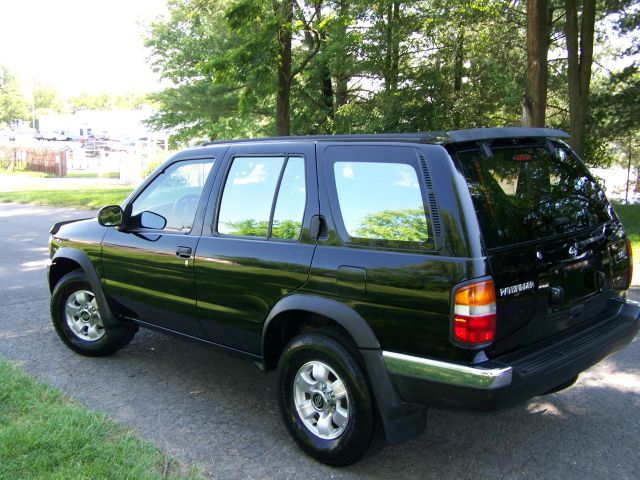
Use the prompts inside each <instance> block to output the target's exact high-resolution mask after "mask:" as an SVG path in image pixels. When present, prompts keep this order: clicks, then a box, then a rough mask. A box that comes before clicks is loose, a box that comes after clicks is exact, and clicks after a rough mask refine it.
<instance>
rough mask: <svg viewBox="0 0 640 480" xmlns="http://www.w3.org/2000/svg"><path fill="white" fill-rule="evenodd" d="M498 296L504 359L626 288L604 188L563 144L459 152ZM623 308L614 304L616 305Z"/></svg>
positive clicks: (623, 252) (597, 310)
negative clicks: (505, 355) (508, 354)
mask: <svg viewBox="0 0 640 480" xmlns="http://www.w3.org/2000/svg"><path fill="white" fill-rule="evenodd" d="M457 157H458V159H459V162H460V166H461V169H462V172H463V173H464V175H465V177H466V179H467V183H468V185H469V191H470V193H471V196H472V199H473V202H474V205H475V208H476V212H477V216H478V221H479V224H480V229H481V232H482V236H483V241H484V245H485V248H486V252H487V256H488V258H489V262H490V266H491V271H492V275H493V279H494V285H495V289H496V297H497V327H496V328H497V330H496V341H495V342H494V344H493V345H492V347H491V351H490V353H491V354H492V356H493V355H500V354H502V353H506V352H509V351H512V350H514V349H516V348H518V347H521V346H524V345H530V344H532V343H534V342H537V341H540V340H542V339H544V338H546V337H549V336H552V335H554V334H557V333H559V332H561V331H564V330H567V329H570V328H574V327H576V326H578V325H582V324H585V323H589V322H590V321H594V320H595V319H597V318H598V317H600V316H601V315H602V314H603V313H605V311H606V310H607V309H612V308H615V306H616V304H618V303H617V302H616V301H614V298H616V297H620V296H621V295H623V294H624V290H626V289H627V288H628V284H629V272H630V260H629V259H630V256H629V252H628V246H627V242H626V239H625V234H624V231H623V229H622V226H621V225H620V222H619V221H618V220H617V217H616V215H615V213H614V211H613V209H612V208H611V205H610V204H609V202H608V201H607V199H606V198H605V195H604V192H603V190H602V189H601V188H600V186H599V185H598V183H597V182H596V181H595V180H594V178H593V177H592V176H591V175H590V173H589V172H588V170H587V169H586V167H585V166H584V165H583V164H582V162H580V160H578V158H577V157H576V156H575V155H574V154H573V153H572V152H571V150H570V149H569V148H567V147H566V146H565V145H564V144H561V143H553V142H551V141H550V140H545V139H534V140H531V139H529V140H527V139H522V140H519V141H516V140H510V141H508V142H505V141H501V142H494V143H493V144H492V145H491V147H490V148H487V147H484V148H479V147H478V146H477V145H467V146H466V147H465V145H459V146H458V147H457ZM618 305H619V304H618Z"/></svg>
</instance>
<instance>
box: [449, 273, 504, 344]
mask: <svg viewBox="0 0 640 480" xmlns="http://www.w3.org/2000/svg"><path fill="white" fill-rule="evenodd" d="M454 302H455V303H454V308H453V337H454V339H455V340H456V341H458V342H462V343H465V344H469V345H480V344H484V343H489V342H492V341H493V340H494V339H495V337H496V291H495V289H494V287H493V280H484V281H481V282H477V283H472V284H470V285H465V286H464V287H462V288H460V289H459V290H458V291H457V292H456V294H455V298H454Z"/></svg>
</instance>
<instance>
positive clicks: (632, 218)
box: [613, 203, 640, 255]
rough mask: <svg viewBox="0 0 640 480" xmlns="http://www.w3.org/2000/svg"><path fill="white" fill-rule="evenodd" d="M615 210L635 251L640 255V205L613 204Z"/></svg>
mask: <svg viewBox="0 0 640 480" xmlns="http://www.w3.org/2000/svg"><path fill="white" fill-rule="evenodd" d="M613 208H614V210H615V211H616V213H617V214H618V216H619V217H620V220H622V224H623V225H624V229H625V231H626V232H627V234H628V235H629V237H630V238H631V242H632V243H633V250H634V252H637V254H638V255H640V205H624V204H617V203H614V204H613Z"/></svg>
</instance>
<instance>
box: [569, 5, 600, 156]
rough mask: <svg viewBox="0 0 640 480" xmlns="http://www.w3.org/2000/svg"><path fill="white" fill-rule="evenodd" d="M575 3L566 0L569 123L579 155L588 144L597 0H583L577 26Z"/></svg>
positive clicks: (572, 143) (575, 148)
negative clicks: (587, 128) (588, 116)
mask: <svg viewBox="0 0 640 480" xmlns="http://www.w3.org/2000/svg"><path fill="white" fill-rule="evenodd" d="M576 3H577V1H576V0H565V12H566V16H567V20H566V37H567V56H568V67H569V68H568V83H569V125H570V130H571V146H572V147H573V149H574V150H575V152H576V153H577V154H578V155H579V156H582V155H583V154H584V148H585V143H586V123H587V115H588V112H589V87H590V83H591V64H592V63H593V36H594V27H595V18H596V2H595V0H584V1H583V8H582V16H581V24H580V26H578V8H577V6H576Z"/></svg>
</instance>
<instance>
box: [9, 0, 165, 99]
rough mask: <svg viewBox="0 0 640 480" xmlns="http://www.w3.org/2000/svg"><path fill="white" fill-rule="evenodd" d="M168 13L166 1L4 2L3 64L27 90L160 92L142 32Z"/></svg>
mask: <svg viewBox="0 0 640 480" xmlns="http://www.w3.org/2000/svg"><path fill="white" fill-rule="evenodd" d="M163 13H166V0H107V1H100V2H96V1H91V0H0V65H5V66H6V67H7V68H9V70H10V71H12V72H13V73H15V74H16V75H17V76H18V77H19V79H20V82H21V84H22V86H23V89H24V90H25V92H28V91H30V88H31V85H32V84H33V82H38V83H42V84H45V85H49V86H52V87H54V88H56V89H57V90H58V91H59V92H60V94H61V95H62V96H63V97H69V96H73V95H77V94H79V93H84V92H86V93H109V94H124V93H145V92H149V91H154V90H159V89H160V88H161V85H160V83H159V79H158V77H157V75H156V74H154V73H153V72H152V71H151V68H150V67H149V65H148V63H147V62H146V58H147V56H148V52H147V50H146V49H145V47H144V45H143V39H142V34H143V31H144V25H148V24H149V23H150V22H151V21H152V20H153V19H154V18H155V17H157V16H158V15H161V14H163Z"/></svg>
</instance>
